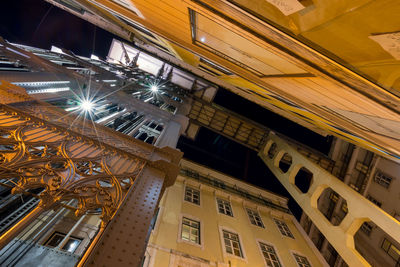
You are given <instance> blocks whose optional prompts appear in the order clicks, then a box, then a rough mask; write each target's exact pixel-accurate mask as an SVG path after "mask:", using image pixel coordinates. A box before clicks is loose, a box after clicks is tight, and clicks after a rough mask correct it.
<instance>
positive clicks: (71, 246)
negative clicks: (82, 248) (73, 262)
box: [62, 239, 81, 253]
mask: <svg viewBox="0 0 400 267" xmlns="http://www.w3.org/2000/svg"><path fill="white" fill-rule="evenodd" d="M80 243H81V241H80V240H77V239H69V240H68V242H67V243H66V244H65V245H64V246H63V248H62V249H63V250H66V251H68V252H71V253H74V252H75V250H76V248H77V247H78V246H79V244H80Z"/></svg>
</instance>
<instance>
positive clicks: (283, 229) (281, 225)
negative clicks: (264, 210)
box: [274, 219, 294, 238]
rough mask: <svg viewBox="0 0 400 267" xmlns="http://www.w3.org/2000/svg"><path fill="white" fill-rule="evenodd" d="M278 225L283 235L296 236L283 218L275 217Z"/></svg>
mask: <svg viewBox="0 0 400 267" xmlns="http://www.w3.org/2000/svg"><path fill="white" fill-rule="evenodd" d="M274 221H275V223H276V226H278V229H279V232H281V234H282V235H284V236H287V237H291V238H294V236H293V234H292V232H290V229H289V227H288V226H287V224H286V223H285V222H283V221H281V220H277V219H274Z"/></svg>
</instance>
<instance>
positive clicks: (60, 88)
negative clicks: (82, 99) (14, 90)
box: [27, 87, 70, 95]
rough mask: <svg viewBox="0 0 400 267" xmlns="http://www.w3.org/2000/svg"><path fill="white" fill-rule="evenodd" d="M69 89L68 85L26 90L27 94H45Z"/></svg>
mask: <svg viewBox="0 0 400 267" xmlns="http://www.w3.org/2000/svg"><path fill="white" fill-rule="evenodd" d="M68 90H70V88H69V87H59V88H46V89H38V90H30V91H27V93H28V95H33V94H46V93H57V92H63V91H68Z"/></svg>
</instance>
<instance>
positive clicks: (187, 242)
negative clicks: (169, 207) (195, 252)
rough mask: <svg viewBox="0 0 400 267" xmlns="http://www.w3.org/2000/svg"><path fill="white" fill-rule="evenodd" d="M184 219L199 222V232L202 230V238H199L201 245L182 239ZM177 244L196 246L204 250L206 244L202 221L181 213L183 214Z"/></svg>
mask: <svg viewBox="0 0 400 267" xmlns="http://www.w3.org/2000/svg"><path fill="white" fill-rule="evenodd" d="M183 217H185V218H187V219H190V220H193V221H197V222H199V223H200V229H199V230H200V236H199V238H200V244H197V243H194V242H191V241H187V240H184V239H182V224H183ZM177 243H185V244H189V245H192V246H195V247H198V248H201V249H204V244H205V242H204V225H203V221H202V220H200V219H199V218H196V217H194V216H192V215H190V214H186V213H181V214H180V219H179V229H178V239H177Z"/></svg>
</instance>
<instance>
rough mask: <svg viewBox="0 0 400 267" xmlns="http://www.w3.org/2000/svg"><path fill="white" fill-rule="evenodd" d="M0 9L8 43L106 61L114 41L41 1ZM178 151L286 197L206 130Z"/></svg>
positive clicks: (252, 162)
mask: <svg viewBox="0 0 400 267" xmlns="http://www.w3.org/2000/svg"><path fill="white" fill-rule="evenodd" d="M2 4H3V12H2V16H0V36H2V37H3V38H4V39H6V40H8V41H10V42H16V43H20V44H26V45H30V46H34V47H40V48H45V49H50V47H51V45H55V46H58V47H62V48H65V49H68V50H71V51H72V52H74V53H75V54H77V55H82V56H87V57H90V55H91V54H95V55H97V56H100V57H103V58H105V57H106V55H107V54H108V49H109V47H110V44H111V40H112V38H117V37H115V36H113V35H112V34H110V33H108V32H106V31H104V30H102V29H100V28H97V27H96V26H94V25H92V24H90V23H88V22H86V21H84V20H81V19H80V18H78V17H75V16H73V15H71V14H69V13H68V12H65V11H63V10H61V9H59V8H57V7H55V6H52V5H50V4H48V3H47V2H45V1H44V0H17V1H15V0H5V1H4V2H3V3H2ZM117 39H120V38H117ZM214 101H215V102H216V103H217V104H219V105H221V106H224V107H226V108H228V109H230V110H232V111H234V112H237V113H239V114H241V115H243V116H245V117H248V118H250V119H252V120H254V121H257V122H259V123H261V124H263V125H265V126H267V127H269V128H271V129H273V130H274V131H276V132H279V133H282V134H284V135H287V136H289V137H291V138H293V139H295V140H297V141H299V142H302V143H305V144H307V145H309V146H311V147H313V148H315V149H317V150H319V151H321V152H323V153H327V152H328V151H329V146H330V141H331V140H330V139H329V138H324V137H321V136H319V135H318V134H315V133H314V132H312V131H309V130H308V129H305V128H303V127H301V126H299V125H297V124H295V123H293V122H291V121H290V120H287V119H285V118H282V117H281V116H279V115H277V114H275V113H272V112H269V111H268V110H266V109H264V108H262V107H260V106H258V105H256V104H254V103H252V102H250V101H247V100H246V99H243V98H241V97H239V96H237V95H235V94H233V93H231V92H228V91H226V90H224V89H220V90H219V91H218V93H217V95H216V97H215V100H214ZM178 148H179V149H180V150H182V151H183V152H184V153H185V155H184V157H186V158H187V159H190V160H193V161H196V162H198V163H200V164H203V165H207V166H209V167H211V168H213V169H216V170H218V171H221V172H224V173H227V174H229V175H231V176H234V177H236V178H239V179H242V180H244V181H246V182H248V183H251V184H254V185H257V186H259V187H262V188H265V189H268V190H270V191H272V192H276V193H278V194H281V195H283V196H286V197H290V196H289V194H288V193H287V191H286V190H285V189H284V187H283V186H282V185H281V184H280V183H279V181H278V180H277V179H276V178H275V177H274V176H273V174H272V173H271V172H270V171H269V169H268V168H267V167H266V166H265V165H264V163H263V162H262V161H261V159H259V158H258V156H257V154H256V152H255V151H253V150H250V149H248V148H246V147H244V146H242V145H239V144H237V143H235V142H233V141H231V140H229V139H227V138H225V137H223V136H219V135H218V134H216V133H214V132H212V131H210V130H207V129H205V128H201V130H200V131H199V134H198V137H197V139H196V140H195V141H193V140H190V139H187V138H185V137H181V138H180V140H179V143H178ZM289 207H290V208H291V210H292V212H293V213H294V214H295V215H296V217H297V218H299V216H300V215H301V210H300V208H299V207H298V206H297V204H296V203H295V202H294V201H293V200H292V199H291V200H290V201H289Z"/></svg>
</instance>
